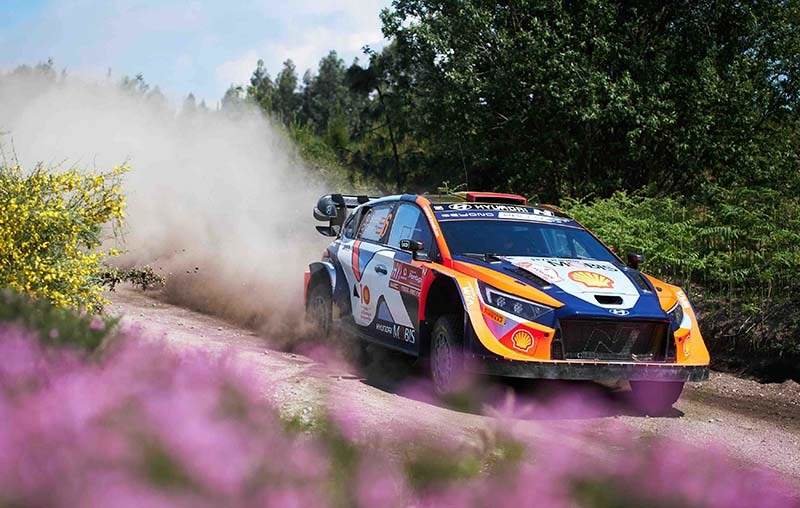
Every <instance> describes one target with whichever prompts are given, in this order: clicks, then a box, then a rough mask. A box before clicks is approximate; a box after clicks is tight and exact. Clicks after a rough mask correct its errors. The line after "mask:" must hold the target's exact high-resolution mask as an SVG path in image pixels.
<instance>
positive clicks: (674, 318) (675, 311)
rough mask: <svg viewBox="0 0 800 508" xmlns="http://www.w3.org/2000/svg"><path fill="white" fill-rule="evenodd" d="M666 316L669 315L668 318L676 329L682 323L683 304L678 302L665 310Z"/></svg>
mask: <svg viewBox="0 0 800 508" xmlns="http://www.w3.org/2000/svg"><path fill="white" fill-rule="evenodd" d="M667 316H669V320H670V322H671V323H672V328H673V330H677V329H678V328H680V327H681V324H683V317H684V314H683V306H682V305H681V304H680V302H678V303H676V304H675V306H674V307H673V308H672V309H671V310H670V311H669V312H667Z"/></svg>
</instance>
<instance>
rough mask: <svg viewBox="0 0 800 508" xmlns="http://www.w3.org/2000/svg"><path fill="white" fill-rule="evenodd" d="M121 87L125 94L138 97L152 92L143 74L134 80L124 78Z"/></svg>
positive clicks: (127, 77)
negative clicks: (149, 91)
mask: <svg viewBox="0 0 800 508" xmlns="http://www.w3.org/2000/svg"><path fill="white" fill-rule="evenodd" d="M119 86H120V88H122V90H124V91H125V92H129V93H132V94H136V95H144V94H146V93H147V91H148V90H150V85H148V84H147V82H146V81H145V80H144V75H143V74H142V73H141V72H140V73H139V74H137V75H136V76H134V77H133V78H131V77H130V76H123V77H122V80H121V81H120V83H119Z"/></svg>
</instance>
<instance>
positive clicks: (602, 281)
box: [567, 270, 614, 288]
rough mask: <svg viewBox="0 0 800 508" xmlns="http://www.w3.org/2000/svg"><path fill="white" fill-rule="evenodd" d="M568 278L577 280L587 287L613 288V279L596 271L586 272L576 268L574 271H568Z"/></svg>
mask: <svg viewBox="0 0 800 508" xmlns="http://www.w3.org/2000/svg"><path fill="white" fill-rule="evenodd" d="M567 277H569V278H570V279H572V280H574V281H575V282H579V283H581V284H583V285H584V286H586V287H587V288H613V287H614V281H613V280H612V279H611V278H609V277H606V276H605V275H603V274H602V273H596V272H587V271H584V270H577V271H574V272H569V274H568V275H567Z"/></svg>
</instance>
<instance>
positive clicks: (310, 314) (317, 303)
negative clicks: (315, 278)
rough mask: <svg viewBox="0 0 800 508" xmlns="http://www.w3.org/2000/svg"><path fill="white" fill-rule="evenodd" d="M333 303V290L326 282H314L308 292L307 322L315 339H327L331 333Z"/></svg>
mask: <svg viewBox="0 0 800 508" xmlns="http://www.w3.org/2000/svg"><path fill="white" fill-rule="evenodd" d="M332 316H333V304H332V299H331V291H330V289H329V288H328V287H326V285H325V284H314V285H313V286H312V287H311V289H310V290H309V292H308V302H307V303H306V322H308V324H310V325H311V330H312V333H313V334H314V335H315V337H314V339H323V340H325V339H327V338H328V336H329V335H330V333H331V322H332Z"/></svg>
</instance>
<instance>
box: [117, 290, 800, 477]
mask: <svg viewBox="0 0 800 508" xmlns="http://www.w3.org/2000/svg"><path fill="white" fill-rule="evenodd" d="M110 297H111V299H112V302H113V303H112V305H111V307H110V310H111V312H113V313H116V314H119V315H123V316H124V321H123V322H124V323H126V325H132V324H135V325H138V326H142V327H144V328H145V329H147V330H149V331H151V332H152V333H153V335H154V336H163V337H164V339H165V340H167V341H168V343H169V344H171V345H174V346H176V347H187V348H200V349H203V350H207V351H210V352H212V353H215V354H227V355H233V356H234V357H235V358H237V359H239V360H241V361H243V362H246V363H247V364H248V365H250V366H253V367H254V368H255V369H256V371H257V372H258V373H259V376H260V378H261V379H262V380H263V383H262V384H261V386H262V391H263V393H264V396H265V397H267V398H269V399H271V400H272V401H273V402H274V403H275V404H276V405H277V406H278V407H279V408H281V411H283V412H285V413H286V414H289V415H291V416H294V417H297V418H301V419H302V418H312V416H313V413H314V411H315V410H316V409H315V408H319V407H334V406H336V407H342V406H343V405H345V406H348V407H353V408H358V411H354V412H353V413H354V414H356V413H357V414H358V418H360V419H361V421H360V422H359V423H360V424H359V426H358V428H359V429H363V430H362V432H363V436H360V437H363V439H379V440H380V441H381V442H384V443H386V442H388V443H389V444H391V442H392V441H395V442H396V444H402V441H403V439H404V438H403V435H402V433H398V432H393V433H387V432H384V429H386V428H387V427H393V428H397V425H398V422H399V423H400V424H401V425H402V424H404V423H405V422H407V424H408V426H409V428H410V427H413V428H414V429H416V430H420V429H424V430H425V431H426V432H427V433H429V434H430V435H433V436H435V437H436V438H437V439H438V438H441V439H442V440H455V441H458V442H461V443H467V445H469V443H474V444H475V446H479V441H480V439H481V436H482V435H483V434H484V431H490V429H492V428H493V425H496V424H497V420H496V419H495V418H494V417H493V416H492V414H493V413H494V412H495V411H497V410H499V409H500V408H497V407H492V406H489V407H484V408H483V409H482V410H479V411H475V412H461V411H453V410H450V409H446V408H443V407H440V406H437V405H435V404H431V403H429V402H426V401H423V400H418V399H415V398H413V397H411V396H406V395H405V394H398V393H396V392H394V391H393V390H391V389H386V387H385V386H384V387H380V386H381V385H380V384H378V386H375V383H372V384H370V383H367V382H364V380H363V379H361V378H360V377H359V376H356V375H353V372H351V371H350V370H349V369H348V368H347V367H345V366H343V365H336V364H334V365H331V364H329V363H326V364H323V363H320V362H317V361H314V360H312V359H311V358H309V357H307V356H303V355H298V354H291V353H284V352H280V351H276V350H273V349H270V348H269V347H268V342H267V341H266V340H265V339H264V338H261V337H258V336H256V335H255V334H253V333H252V332H250V331H248V330H245V329H242V328H238V327H236V326H232V325H230V324H228V323H225V322H223V321H221V320H218V319H215V318H213V317H209V316H206V315H202V314H198V313H195V312H192V311H189V310H186V309H183V308H180V307H175V306H172V305H168V304H165V303H162V302H160V301H158V300H154V299H151V298H148V297H146V296H143V294H142V293H139V292H137V291H133V290H127V289H120V290H118V291H117V292H116V293H113V294H111V295H110ZM503 386H504V387H506V388H505V389H507V390H509V391H510V393H512V395H517V396H518V397H517V398H516V399H506V400H505V404H506V406H507V405H508V404H511V405H513V404H515V402H514V400H521V399H523V398H524V399H533V400H542V399H544V400H546V399H547V397H549V396H550V395H551V392H552V390H551V388H552V385H545V387H544V388H543V387H542V385H541V383H524V382H520V383H514V384H512V385H510V386H506V385H503ZM561 388H562V386H561V385H559V386H558V389H561ZM569 390H573V391H577V392H580V393H590V394H591V396H592V397H600V398H601V399H602V400H603V401H604V403H603V404H600V405H598V406H597V407H598V409H597V410H596V411H594V412H589V413H588V414H587V413H586V412H585V411H584V412H582V413H581V414H580V415H576V414H574V413H571V412H569V411H566V410H565V412H564V413H563V414H559V413H558V412H557V411H556V412H555V413H553V412H552V411H551V412H548V414H547V415H546V416H543V415H538V414H537V413H536V412H535V411H533V412H531V413H530V414H525V412H524V411H522V410H520V411H515V414H516V415H524V418H520V417H517V418H514V419H512V420H511V421H510V422H507V421H504V422H503V424H504V425H509V424H510V425H513V426H514V427H515V428H514V431H515V432H519V433H522V434H526V435H530V436H532V437H537V436H541V437H545V438H546V437H548V436H550V437H552V436H553V435H554V433H556V432H557V431H558V429H559V428H563V426H565V425H569V424H570V422H574V421H575V420H576V419H580V420H581V421H582V422H584V423H585V422H586V421H587V420H588V421H590V422H591V423H592V427H593V428H595V427H596V429H597V432H603V428H604V427H605V426H606V425H607V424H608V423H609V422H624V423H625V424H627V425H629V426H631V427H633V428H635V429H639V430H640V431H641V432H639V433H637V434H640V435H645V436H646V435H661V434H667V435H671V436H679V437H681V438H683V439H686V440H689V441H691V442H694V443H696V444H698V445H703V444H705V443H711V442H716V443H723V444H724V446H725V447H727V448H728V449H729V450H730V451H731V453H733V454H734V455H737V456H739V457H741V458H742V459H744V460H745V461H748V462H752V463H757V464H762V465H766V466H768V467H770V468H773V469H775V470H777V471H779V472H781V473H782V474H783V475H785V476H786V477H787V478H788V479H789V480H790V481H792V482H793V483H795V484H796V485H797V486H798V491H800V385H798V384H797V383H794V382H791V381H789V382H786V383H783V384H771V385H762V384H759V383H756V382H754V381H750V380H745V379H740V378H736V377H734V376H731V375H728V374H721V373H712V375H711V379H710V380H709V381H708V382H706V383H703V384H698V385H691V386H687V388H686V390H685V391H684V395H683V396H682V398H681V399H680V400H679V401H678V403H677V404H676V405H675V409H674V411H673V413H672V414H671V415H669V416H667V417H663V418H650V417H646V416H642V415H641V414H637V412H636V411H635V410H633V409H632V408H631V407H630V405H629V404H627V403H626V395H625V393H624V392H620V391H611V390H608V389H603V388H602V387H599V386H594V385H592V384H581V385H570V386H569ZM523 396H524V397H523ZM600 408H602V409H600ZM504 409H508V408H507V407H504ZM520 409H524V408H520ZM558 438H559V439H563V434H558ZM572 444H573V443H570V442H569V439H565V442H564V445H565V446H570V445H572ZM574 445H575V446H576V448H578V447H580V449H581V452H582V453H587V452H588V453H598V454H602V453H603V450H599V449H598V450H586V447H587V446H586V442H585V441H584V442H582V443H580V444H578V443H574Z"/></svg>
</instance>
